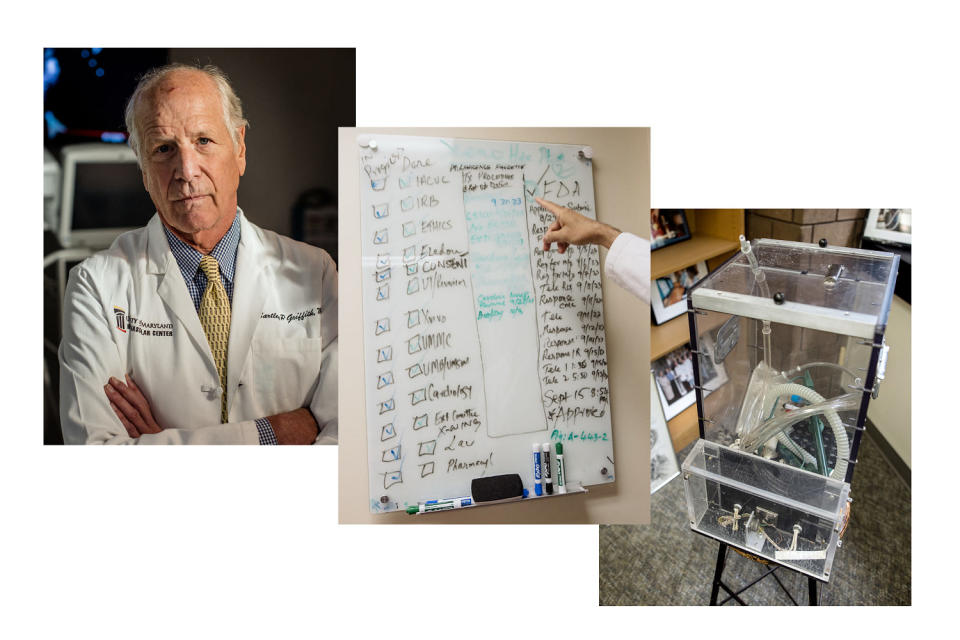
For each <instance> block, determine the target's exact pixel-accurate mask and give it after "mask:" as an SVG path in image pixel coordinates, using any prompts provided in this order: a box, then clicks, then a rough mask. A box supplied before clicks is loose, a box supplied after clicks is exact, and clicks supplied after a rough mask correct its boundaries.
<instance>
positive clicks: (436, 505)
mask: <svg viewBox="0 0 960 640" xmlns="http://www.w3.org/2000/svg"><path fill="white" fill-rule="evenodd" d="M472 505H473V498H471V497H469V496H467V497H466V498H449V499H447V500H427V501H426V502H421V503H420V504H418V505H411V506H409V507H407V513H409V514H410V515H414V514H417V513H430V512H431V511H448V510H450V509H460V508H462V507H469V506H472Z"/></svg>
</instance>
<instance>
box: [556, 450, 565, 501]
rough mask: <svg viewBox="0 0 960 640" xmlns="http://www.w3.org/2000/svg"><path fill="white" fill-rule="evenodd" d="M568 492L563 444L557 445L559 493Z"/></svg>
mask: <svg viewBox="0 0 960 640" xmlns="http://www.w3.org/2000/svg"><path fill="white" fill-rule="evenodd" d="M566 492H567V478H566V472H565V471H564V470H563V444H562V443H560V442H558V443H557V493H566Z"/></svg>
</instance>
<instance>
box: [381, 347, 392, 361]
mask: <svg viewBox="0 0 960 640" xmlns="http://www.w3.org/2000/svg"><path fill="white" fill-rule="evenodd" d="M390 360H393V347H380V348H379V349H377V362H389V361H390Z"/></svg>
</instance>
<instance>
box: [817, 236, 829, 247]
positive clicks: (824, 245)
mask: <svg viewBox="0 0 960 640" xmlns="http://www.w3.org/2000/svg"><path fill="white" fill-rule="evenodd" d="M818 244H819V245H820V248H821V249H826V248H827V239H826V238H820V242H819V243H818Z"/></svg>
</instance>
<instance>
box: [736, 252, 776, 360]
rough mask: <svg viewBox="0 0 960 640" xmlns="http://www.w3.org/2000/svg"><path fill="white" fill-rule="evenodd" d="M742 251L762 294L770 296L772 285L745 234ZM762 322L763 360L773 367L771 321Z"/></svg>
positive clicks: (765, 296)
mask: <svg viewBox="0 0 960 640" xmlns="http://www.w3.org/2000/svg"><path fill="white" fill-rule="evenodd" d="M740 251H741V252H742V253H743V255H745V256H747V262H749V263H750V270H751V271H752V272H753V279H754V282H755V283H756V285H757V286H758V287H760V295H762V296H763V297H764V298H769V297H770V286H769V285H768V284H767V274H765V273H764V272H763V269H761V268H760V265H759V263H758V262H757V256H755V255H753V247H751V246H750V243H749V242H747V239H746V238H745V237H743V236H740ZM762 322H763V328H762V329H761V331H760V333H762V334H763V362H764V364H766V365H767V366H768V367H772V366H773V365H771V364H770V332H771V329H770V321H769V320H763V321H762Z"/></svg>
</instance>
